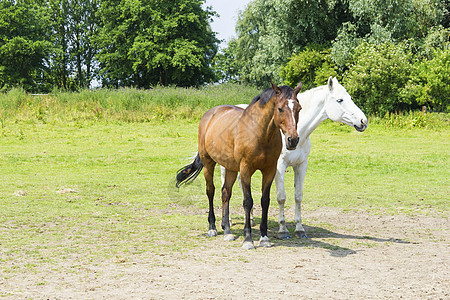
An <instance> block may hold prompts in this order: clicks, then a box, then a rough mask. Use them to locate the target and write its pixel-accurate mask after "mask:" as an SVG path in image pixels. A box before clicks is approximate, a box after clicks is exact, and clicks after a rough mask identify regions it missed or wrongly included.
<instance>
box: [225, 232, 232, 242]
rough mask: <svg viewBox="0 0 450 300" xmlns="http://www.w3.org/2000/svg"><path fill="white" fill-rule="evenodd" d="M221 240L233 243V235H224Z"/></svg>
mask: <svg viewBox="0 0 450 300" xmlns="http://www.w3.org/2000/svg"><path fill="white" fill-rule="evenodd" d="M223 240H224V241H227V242H229V241H234V235H232V234H231V233H229V234H225V235H224V236H223Z"/></svg>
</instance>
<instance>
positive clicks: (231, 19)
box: [205, 0, 251, 47]
mask: <svg viewBox="0 0 450 300" xmlns="http://www.w3.org/2000/svg"><path fill="white" fill-rule="evenodd" d="M250 1H251V0H206V3H205V5H206V6H212V9H213V10H214V11H216V12H217V13H218V14H219V15H220V17H218V18H217V17H214V21H213V22H212V23H211V28H212V30H213V31H215V32H217V35H216V37H217V38H218V39H219V40H224V42H222V44H220V46H221V47H225V46H226V43H227V42H228V41H229V40H230V39H231V37H233V36H236V33H235V31H234V27H235V25H236V21H237V18H238V12H239V11H242V10H244V9H245V7H246V6H247V4H248V3H249V2H250Z"/></svg>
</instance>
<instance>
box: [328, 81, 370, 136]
mask: <svg viewBox="0 0 450 300" xmlns="http://www.w3.org/2000/svg"><path fill="white" fill-rule="evenodd" d="M328 90H329V94H328V97H327V99H326V103H325V112H326V114H327V115H328V118H330V119H331V120H333V121H335V122H341V123H344V124H346V125H350V126H353V127H355V129H356V130H358V131H360V132H362V131H364V130H366V128H367V118H366V116H365V115H364V113H363V112H362V111H361V109H360V108H359V107H358V106H356V104H355V103H354V102H353V100H352V97H351V96H350V95H349V94H348V93H347V91H346V90H345V88H344V87H343V86H342V85H341V84H340V83H339V82H338V81H337V79H336V77H335V78H332V77H331V76H330V78H328Z"/></svg>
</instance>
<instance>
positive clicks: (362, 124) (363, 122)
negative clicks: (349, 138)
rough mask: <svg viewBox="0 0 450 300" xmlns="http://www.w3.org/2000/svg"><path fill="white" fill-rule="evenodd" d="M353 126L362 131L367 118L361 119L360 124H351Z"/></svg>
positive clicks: (365, 126)
mask: <svg viewBox="0 0 450 300" xmlns="http://www.w3.org/2000/svg"><path fill="white" fill-rule="evenodd" d="M353 127H355V129H356V130H357V131H359V132H363V131H364V130H366V129H367V119H361V124H360V125H353Z"/></svg>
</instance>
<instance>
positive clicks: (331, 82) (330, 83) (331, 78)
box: [328, 76, 333, 91]
mask: <svg viewBox="0 0 450 300" xmlns="http://www.w3.org/2000/svg"><path fill="white" fill-rule="evenodd" d="M328 89H329V90H330V91H331V90H332V89H333V76H330V77H329V78H328Z"/></svg>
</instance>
